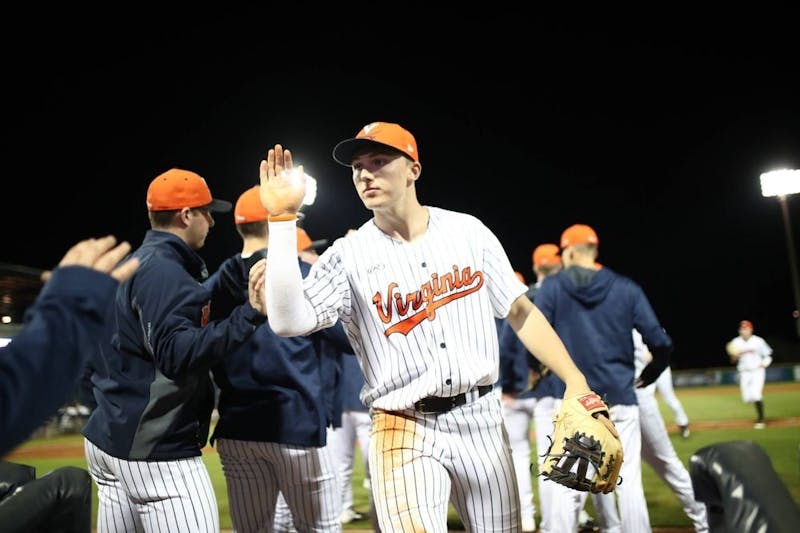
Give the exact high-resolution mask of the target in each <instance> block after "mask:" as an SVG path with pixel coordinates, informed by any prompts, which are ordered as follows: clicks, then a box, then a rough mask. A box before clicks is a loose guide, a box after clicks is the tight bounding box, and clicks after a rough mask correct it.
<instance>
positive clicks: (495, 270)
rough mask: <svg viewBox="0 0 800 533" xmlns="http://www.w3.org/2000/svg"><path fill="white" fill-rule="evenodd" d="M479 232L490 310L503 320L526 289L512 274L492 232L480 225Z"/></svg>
mask: <svg viewBox="0 0 800 533" xmlns="http://www.w3.org/2000/svg"><path fill="white" fill-rule="evenodd" d="M479 231H480V235H481V237H482V241H483V243H484V272H485V273H486V277H487V280H486V281H487V286H488V288H489V295H490V300H491V303H492V310H493V311H494V316H495V317H497V318H505V317H506V316H507V315H508V311H509V310H510V309H511V304H512V303H514V300H516V299H517V298H519V297H520V295H522V294H525V293H526V292H527V291H528V287H527V285H525V284H524V283H522V282H521V281H520V280H519V278H517V275H516V274H514V268H513V267H512V266H511V261H510V260H509V259H508V254H506V251H505V249H504V248H503V245H502V244H501V243H500V240H499V239H498V238H497V236H496V235H495V234H494V233H493V232H492V230H490V229H489V228H488V227H487V226H486V225H484V224H483V223H480V225H479Z"/></svg>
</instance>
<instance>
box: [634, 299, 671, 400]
mask: <svg viewBox="0 0 800 533" xmlns="http://www.w3.org/2000/svg"><path fill="white" fill-rule="evenodd" d="M633 287H634V293H633V295H634V296H633V297H634V299H635V305H634V316H633V325H634V327H635V328H636V329H637V330H638V331H639V333H641V334H642V340H643V341H644V343H645V344H646V345H647V347H648V348H649V349H650V353H651V354H652V355H653V360H652V361H650V363H648V364H647V366H645V367H644V368H643V369H642V372H641V374H640V375H639V378H638V379H637V380H636V386H637V387H639V388H641V387H646V386H647V385H649V384H651V383H653V382H654V381H655V380H656V379H658V376H660V375H661V373H662V372H663V371H664V369H665V368H667V367H668V366H669V360H670V355H671V354H672V350H673V345H672V338H670V336H669V335H668V334H667V332H666V331H665V330H664V328H663V327H662V326H661V324H660V323H659V321H658V318H657V317H656V313H655V311H653V307H652V306H651V305H650V301H649V300H648V299H647V296H646V295H645V294H644V291H642V290H641V288H640V287H639V286H638V285H636V284H633Z"/></svg>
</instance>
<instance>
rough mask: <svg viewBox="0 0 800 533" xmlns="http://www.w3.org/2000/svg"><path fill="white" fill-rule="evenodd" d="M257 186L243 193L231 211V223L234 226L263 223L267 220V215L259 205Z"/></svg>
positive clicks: (258, 187)
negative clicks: (234, 224) (233, 223)
mask: <svg viewBox="0 0 800 533" xmlns="http://www.w3.org/2000/svg"><path fill="white" fill-rule="evenodd" d="M260 189H261V187H260V186H259V185H253V186H252V187H250V188H249V189H247V190H246V191H244V192H243V193H242V194H241V195H240V196H239V199H238V200H236V206H235V207H234V209H233V221H234V222H235V223H236V224H249V223H250V222H263V221H265V220H267V218H269V213H268V212H267V210H266V209H264V206H263V205H262V204H261V197H260V193H259V190H260Z"/></svg>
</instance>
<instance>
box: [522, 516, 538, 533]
mask: <svg viewBox="0 0 800 533" xmlns="http://www.w3.org/2000/svg"><path fill="white" fill-rule="evenodd" d="M534 531H536V520H534V519H533V517H532V516H523V517H522V533H533V532H534Z"/></svg>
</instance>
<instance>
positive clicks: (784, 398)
mask: <svg viewBox="0 0 800 533" xmlns="http://www.w3.org/2000/svg"><path fill="white" fill-rule="evenodd" d="M784 388H785V385H784V384H776V385H775V386H772V384H768V385H767V387H766V389H765V393H764V404H765V409H766V415H767V428H766V429H763V430H755V429H752V426H751V425H749V424H748V425H747V427H746V428H744V429H731V428H725V427H718V428H711V429H702V428H701V426H702V425H703V424H704V423H713V422H715V421H732V420H747V421H751V420H754V419H755V410H754V408H753V406H752V405H750V404H744V403H743V402H742V401H741V398H740V396H739V389H738V387H736V386H733V385H732V386H723V387H714V388H705V387H702V388H687V389H677V390H676V392H677V394H678V397H679V398H680V399H681V402H682V403H683V406H684V408H685V409H686V412H687V414H688V415H689V419H690V424H691V426H690V427H691V428H692V434H691V436H690V437H689V438H688V439H682V438H681V437H680V436H679V435H677V433H676V432H675V431H674V425H673V424H672V418H671V417H672V413H671V411H669V409H668V408H667V407H666V405H664V404H663V403H661V405H660V408H661V411H662V414H663V416H664V419H665V420H666V422H667V425H668V427H669V428H670V429H671V430H673V431H672V432H671V435H670V436H671V440H672V442H673V444H674V446H675V450H676V452H677V453H678V455H679V456H680V458H681V459H682V460H683V462H684V464H686V465H687V467H688V464H689V457H691V455H692V454H693V453H694V452H696V451H697V450H699V449H700V448H703V447H705V446H709V445H712V444H717V443H720V442H730V441H737V440H752V441H754V442H756V443H757V444H759V445H760V446H761V447H763V448H764V450H765V451H766V452H767V454H768V455H769V457H770V459H771V460H772V466H773V468H774V469H775V471H776V472H777V474H778V476H779V477H780V479H781V481H782V482H783V483H784V484H785V485H786V488H787V489H788V490H789V493H790V494H791V495H792V497H793V498H794V500H795V501H796V502H798V503H800V465H799V464H798V460H800V426H797V425H795V426H788V427H777V426H770V425H769V420H771V419H772V420H776V419H779V418H788V417H798V416H800V384H797V385H795V386H793V388H792V389H791V390H784ZM44 442H46V443H47V444H56V443H73V444H74V443H76V442H81V437H80V436H75V435H71V436H60V437H54V438H50V439H37V440H31V441H29V442H28V443H26V444H24V445H23V446H22V447H21V448H23V449H24V448H25V447H26V446H29V445H35V444H42V443H44ZM356 454H357V455H356V466H355V471H354V473H353V485H354V489H353V490H354V503H355V505H354V506H355V508H356V510H358V511H360V512H362V513H365V516H366V513H367V512H368V511H369V503H368V499H367V493H366V491H365V490H364V488H363V487H362V482H363V479H364V470H363V467H362V463H361V459H360V457H359V456H358V449H356ZM203 459H204V461H205V463H206V465H207V467H208V471H209V474H210V476H211V480H212V483H213V485H214V489H215V491H216V494H217V503H218V505H219V514H220V525H221V527H222V528H223V529H228V528H231V521H230V514H229V511H228V496H227V493H226V489H225V478H224V476H223V475H222V466H221V465H220V462H219V456H218V455H217V454H216V453H206V454H204V456H203ZM19 462H24V463H25V464H29V465H32V466H34V467H36V469H37V472H38V473H39V474H42V473H44V472H47V471H49V470H52V469H54V468H57V467H59V466H64V465H75V466H80V467H83V468H86V460H85V459H84V458H82V457H79V458H71V459H45V458H42V459H25V460H22V461H19ZM535 481H536V479H534V482H535ZM643 481H644V485H645V496H646V497H647V501H648V506H649V509H650V521H651V523H652V525H653V526H654V527H670V526H675V527H682V526H687V527H688V526H690V525H691V524H690V521H689V519H688V518H687V517H686V515H684V513H683V510H682V509H681V507H680V505H679V503H678V500H677V499H676V498H675V496H674V494H673V493H672V492H671V491H670V489H669V488H668V487H667V485H666V484H664V482H663V481H662V480H661V479H660V478H659V477H658V476H657V475H656V474H655V472H654V471H653V470H652V469H650V467H649V466H647V465H646V464H645V465H644V466H643ZM536 503H537V506H538V501H537V502H536ZM93 508H94V513H93V514H94V516H95V517H96V516H97V497H96V494H95V498H94V501H93ZM589 509H590V512H592V510H591V505H590V508H589ZM449 523H450V527H451V528H453V529H460V528H461V525H460V522H459V520H458V518H457V517H456V515H455V512H454V511H453V510H452V508H451V511H450V518H449ZM371 527H372V526H371V524H370V522H369V520H366V519H365V520H359V521H355V522H351V523H350V524H348V525H347V528H348V529H371Z"/></svg>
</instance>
